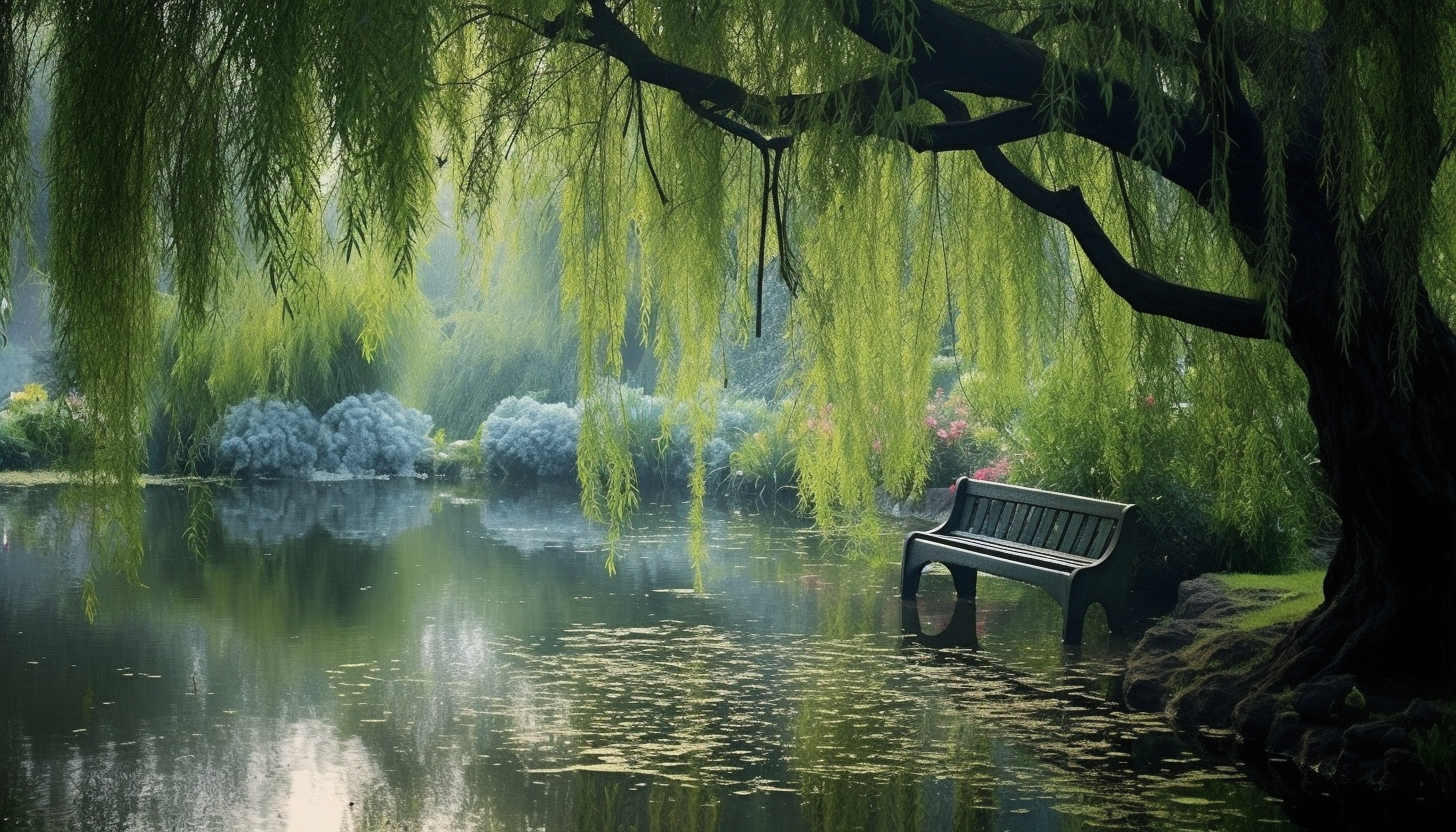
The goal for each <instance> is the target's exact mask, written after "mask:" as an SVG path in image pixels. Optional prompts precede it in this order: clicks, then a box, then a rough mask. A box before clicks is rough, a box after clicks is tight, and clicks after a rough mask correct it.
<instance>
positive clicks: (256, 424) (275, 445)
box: [217, 398, 325, 477]
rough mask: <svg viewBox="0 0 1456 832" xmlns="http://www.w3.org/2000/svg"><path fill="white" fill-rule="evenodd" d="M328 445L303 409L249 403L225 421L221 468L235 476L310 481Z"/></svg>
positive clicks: (229, 413) (232, 410)
mask: <svg viewBox="0 0 1456 832" xmlns="http://www.w3.org/2000/svg"><path fill="white" fill-rule="evenodd" d="M324 441H325V437H324V433H323V430H322V428H321V427H320V425H319V422H318V420H317V419H315V418H314V417H313V414H312V413H309V412H308V408H306V407H304V406H303V405H301V404H286V403H284V402H280V401H263V400H261V399H256V398H253V399H247V400H245V401H243V402H241V403H239V404H236V405H233V406H232V407H230V408H228V411H227V414H226V415H224V416H223V420H222V437H221V439H220V440H219V442H218V446H217V461H218V467H219V469H220V470H222V471H226V472H229V473H231V474H232V475H233V476H235V477H307V476H309V475H311V474H312V473H313V472H314V468H315V466H316V464H317V463H318V459H319V450H320V448H322V447H323V445H324Z"/></svg>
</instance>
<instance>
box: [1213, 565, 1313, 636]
mask: <svg viewBox="0 0 1456 832" xmlns="http://www.w3.org/2000/svg"><path fill="white" fill-rule="evenodd" d="M1214 577H1216V578H1217V579H1218V580H1219V581H1220V582H1221V583H1223V585H1224V586H1226V587H1228V588H1229V589H1230V590H1231V591H1232V593H1233V594H1234V595H1235V596H1237V595H1239V594H1240V593H1241V592H1245V591H1257V590H1273V591H1275V592H1278V593H1279V597H1278V599H1277V600H1275V601H1274V602H1273V603H1271V604H1269V605H1268V606H1262V607H1259V608H1258V609H1254V610H1250V611H1249V612H1246V613H1244V614H1242V615H1240V616H1238V617H1237V618H1236V619H1234V621H1233V622H1231V623H1233V624H1234V625H1235V626H1237V627H1241V628H1243V629H1245V630H1256V629H1258V628H1260V627H1267V626H1269V625H1270V624H1281V623H1284V622H1286V621H1297V620H1299V619H1301V618H1303V617H1304V616H1306V615H1308V614H1309V612H1310V611H1311V610H1313V609H1314V608H1315V607H1317V606H1319V604H1320V602H1321V601H1323V600H1324V597H1325V596H1324V580H1325V571H1324V570H1323V569H1312V570H1309V571H1306V572H1293V573H1290V574H1287V575H1257V574H1252V573H1246V572H1240V573H1231V574H1227V575H1215V576H1214Z"/></svg>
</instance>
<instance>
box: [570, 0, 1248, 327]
mask: <svg viewBox="0 0 1456 832" xmlns="http://www.w3.org/2000/svg"><path fill="white" fill-rule="evenodd" d="M860 7H861V11H860V14H859V15H858V17H854V18H852V19H850V20H847V21H846V25H847V26H849V27H850V28H851V29H852V30H854V31H855V32H856V33H857V34H858V35H859V36H860V37H862V38H864V39H865V40H867V41H868V42H870V43H872V44H874V45H876V46H877V47H879V48H881V49H883V50H885V51H886V52H887V53H888V52H889V51H890V48H891V47H890V44H889V39H888V36H887V35H886V34H885V33H884V32H883V31H879V30H878V29H876V27H875V25H874V20H873V18H872V17H870V16H869V15H871V14H872V13H873V12H872V8H871V7H870V5H869V4H868V2H867V0H861V3H860ZM917 7H918V10H919V15H920V18H919V26H918V28H919V30H920V32H921V33H922V35H923V37H924V40H923V41H922V42H921V43H920V44H919V45H918V46H917V47H916V49H917V54H916V56H915V59H914V61H913V63H912V64H911V78H912V80H913V82H914V84H915V90H916V91H918V93H919V94H920V95H921V96H922V97H924V99H925V100H927V101H930V102H931V103H933V104H935V105H936V106H938V107H940V108H941V109H942V112H944V113H945V114H946V117H947V122H946V123H943V124H938V125H931V126H929V127H924V128H919V129H916V130H913V131H909V132H908V134H907V135H905V136H897V137H892V138H897V139H899V140H901V141H904V142H906V143H907V144H909V145H910V146H911V147H913V148H915V149H917V150H930V151H949V150H973V151H974V152H976V154H977V155H978V156H979V157H980V159H981V163H982V165H983V166H984V167H985V168H986V170H987V172H989V173H990V174H991V175H992V176H993V177H994V178H995V179H996V180H997V181H998V182H999V183H1000V184H1001V185H1002V186H1003V187H1005V188H1006V189H1007V190H1009V191H1010V192H1011V193H1012V194H1013V195H1014V196H1016V197H1017V198H1018V199H1020V200H1021V201H1022V202H1024V203H1025V204H1027V205H1028V206H1030V207H1031V208H1033V209H1034V210H1036V211H1038V212H1040V213H1042V214H1045V215H1046V216H1048V217H1051V218H1053V219H1056V220H1058V221H1060V222H1062V223H1064V224H1065V225H1066V226H1067V227H1068V229H1069V230H1071V232H1072V235H1073V236H1074V237H1075V238H1076V239H1077V242H1078V244H1079V245H1080V246H1081V247H1082V250H1083V251H1084V252H1085V253H1086V255H1087V257H1088V259H1089V260H1090V261H1091V263H1092V265H1093V267H1094V268H1096V269H1097V271H1098V273H1099V274H1100V275H1101V277H1102V279H1103V280H1104V281H1105V282H1106V283H1107V285H1108V287H1109V288H1111V289H1112V290H1113V292H1115V293H1116V294H1117V295H1118V296H1119V297H1121V298H1123V299H1124V300H1125V301H1127V302H1128V304H1129V305H1131V306H1132V308H1133V309H1135V310H1136V311H1138V312H1141V313H1145V314H1150V315H1159V316H1162V317H1167V318H1172V319H1174V320H1178V321H1183V322H1184V323H1188V324H1192V325H1194V326H1199V327H1204V328H1206V329H1211V330H1214V331H1216V332H1223V333H1227V334H1229V335H1236V336H1240V337H1245V338H1265V337H1267V334H1266V331H1265V325H1264V312H1265V308H1264V304H1262V303H1261V302H1259V301H1255V300H1251V299H1247V298H1237V297H1232V296H1229V295H1223V294H1219V293H1217V292H1209V291H1205V290H1202V289H1194V288H1192V287H1188V286H1182V285H1179V284H1176V283H1171V282H1169V281H1167V280H1164V279H1162V278H1160V277H1158V276H1156V275H1153V274H1151V273H1149V272H1146V271H1143V270H1141V269H1138V268H1135V267H1134V266H1132V264H1130V263H1129V262H1128V261H1127V259H1126V258H1125V257H1123V255H1122V253H1121V252H1120V251H1118V249H1117V247H1116V245H1114V244H1113V242H1112V240H1111V239H1110V238H1109V237H1108V236H1107V233H1106V231H1105V230H1104V229H1103V228H1102V226H1101V225H1100V224H1099V223H1098V222H1097V219H1096V217H1095V216H1094V215H1093V214H1092V211H1091V208H1090V207H1089V206H1088V205H1087V202H1086V200H1085V199H1083V197H1082V194H1081V191H1080V190H1078V189H1076V188H1069V189H1066V190H1062V191H1055V192H1054V191H1051V190H1048V189H1047V188H1045V187H1043V186H1042V185H1040V184H1039V183H1037V182H1036V181H1035V180H1033V179H1032V178H1031V177H1029V176H1027V175H1026V174H1025V173H1024V172H1022V171H1021V170H1020V169H1018V168H1017V167H1016V166H1015V165H1013V164H1012V163H1011V162H1010V161H1009V160H1008V159H1007V158H1006V156H1005V155H1004V154H1003V153H1002V152H1001V150H1000V148H999V146H1000V145H1002V144H1007V143H1010V142H1014V141H1019V140H1023V139H1027V138H1033V137H1035V136H1039V135H1042V134H1044V133H1046V132H1047V131H1048V130H1049V127H1048V126H1047V125H1046V123H1045V121H1044V120H1043V119H1042V118H1041V117H1040V116H1039V113H1038V104H1037V101H1036V99H1037V98H1038V97H1039V95H1040V90H1041V79H1042V74H1043V71H1044V68H1045V61H1046V55H1045V53H1044V52H1043V51H1042V50H1041V49H1040V47H1038V46H1036V44H1034V43H1031V42H1029V41H1025V40H1021V39H1018V38H1014V37H1012V36H1010V35H1007V34H1005V33H1003V32H1000V31H998V30H996V29H994V28H992V27H990V26H987V25H985V24H983V23H981V22H980V21H977V20H973V19H971V18H967V17H965V16H963V15H960V14H958V13H956V12H953V11H951V10H949V9H946V8H944V7H942V6H940V5H938V4H936V3H934V2H930V0H921V2H920V3H918V6H917ZM591 8H592V14H591V15H590V16H589V17H586V18H584V19H582V21H581V25H582V27H583V34H581V35H579V36H577V37H575V38H574V39H576V40H578V41H579V42H581V43H584V44H586V45H589V46H592V47H593V48H596V49H599V50H601V51H602V52H603V53H605V54H607V55H610V56H611V57H613V58H614V59H616V60H618V61H619V62H621V63H622V64H623V65H624V66H625V67H626V69H627V71H628V73H629V74H630V75H631V76H632V77H633V78H634V79H636V80H638V81H640V82H646V83H649V84H653V85H654V86H658V87H661V88H664V89H668V90H672V91H675V92H677V93H678V94H679V96H681V97H682V100H683V101H684V103H685V104H686V105H687V106H688V107H689V108H691V109H692V110H693V111H694V112H696V113H697V114H698V115H699V116H700V117H702V118H704V119H705V120H707V121H709V122H710V123H713V124H715V125H717V126H718V127H720V128H722V129H723V130H725V131H727V132H728V133H730V134H732V135H735V136H739V137H740V138H743V139H745V140H747V141H749V142H751V143H753V144H754V145H755V146H757V147H759V148H760V149H761V150H776V149H782V148H783V147H787V146H788V145H789V143H790V142H792V132H790V133H789V134H788V135H780V136H770V135H768V134H767V133H765V132H764V131H763V130H760V129H759V128H758V125H762V126H764V127H767V128H770V130H771V129H772V128H779V129H782V128H783V127H785V126H787V125H793V124H794V122H795V120H796V116H799V115H800V114H801V113H802V112H803V111H804V110H805V109H808V108H810V107H812V106H822V104H823V103H824V99H818V100H816V98H815V97H814V96H791V97H785V98H781V99H773V98H769V97H766V96H759V95H754V94H752V93H749V92H748V91H747V90H745V89H744V88H743V87H742V86H740V85H738V84H737V83H735V82H733V81H731V80H729V79H727V78H723V77H720V76H716V75H712V74H710V73H706V72H702V71H700V70H696V69H693V68H691V67H686V66H682V65H680V64H677V63H674V62H671V61H668V60H665V59H663V58H662V57H660V56H658V55H657V54H656V53H654V52H653V51H652V49H651V48H650V47H649V46H648V45H647V44H646V42H644V41H643V40H642V39H641V38H640V37H638V36H637V34H636V33H635V32H633V31H632V30H631V29H630V28H628V27H627V26H626V25H625V24H623V23H622V22H621V21H620V20H618V19H617V18H616V17H615V15H614V14H613V13H612V11H611V9H610V8H609V7H608V6H607V5H606V3H604V2H602V0H591ZM867 12H868V14H867ZM883 83H884V82H883V81H879V80H876V79H866V80H864V81H861V82H858V84H857V85H856V86H858V87H863V88H864V89H863V90H861V92H863V93H865V94H864V95H861V96H858V98H859V99H860V100H862V101H869V100H872V99H873V98H874V97H876V96H874V95H871V94H870V92H871V91H873V90H875V89H882V86H881V87H876V86H875V85H876V84H880V85H883ZM950 91H958V92H967V93H971V94H975V95H980V96H987V97H998V98H1006V99H1011V100H1014V101H1021V102H1023V106H1019V107H1012V108H1009V109H1007V110H1003V111H1001V112H998V113H993V114H991V115H988V116H983V117H980V118H975V119H972V118H969V117H968V116H969V113H968V110H967V108H966V107H965V105H964V103H962V102H960V101H959V100H958V99H956V98H955V96H954V95H952V94H950ZM902 92H907V93H908V92H909V91H907V90H902ZM1077 92H1078V95H1079V97H1080V98H1083V99H1085V100H1084V101H1083V106H1082V109H1081V112H1082V115H1081V117H1080V118H1079V119H1078V120H1077V121H1076V123H1075V124H1073V125H1071V129H1072V130H1073V132H1075V133H1076V134H1078V135H1081V136H1084V137H1085V138H1088V139H1090V140H1092V141H1096V142H1098V143H1100V144H1103V145H1105V146H1107V147H1109V148H1110V149H1112V150H1113V151H1114V152H1118V153H1122V154H1123V155H1126V156H1129V157H1130V158H1134V159H1136V158H1137V153H1136V150H1137V144H1138V143H1137V135H1136V133H1137V124H1138V114H1137V104H1136V99H1135V97H1134V95H1133V93H1132V90H1131V88H1130V87H1127V86H1126V85H1125V84H1115V85H1114V87H1113V95H1112V101H1111V104H1110V106H1109V105H1107V104H1105V103H1104V99H1103V97H1102V88H1101V84H1100V82H1096V81H1095V79H1092V78H1091V77H1090V76H1088V78H1087V79H1083V80H1082V81H1079V83H1078V88H1077ZM851 98H854V96H852V97H851ZM903 100H905V101H906V102H907V103H908V102H910V101H913V100H914V96H913V95H911V94H906V95H904V96H903ZM836 115H837V116H839V117H841V118H843V117H844V116H846V115H848V116H850V120H851V123H852V124H853V123H854V122H853V118H854V117H855V114H854V113H848V114H846V113H843V112H840V113H838V114H836ZM1195 121H1201V117H1199V116H1197V115H1196V114H1195V115H1194V116H1190V120H1189V121H1188V122H1187V123H1186V125H1185V127H1184V128H1183V129H1182V130H1181V131H1180V133H1181V134H1182V138H1183V139H1184V141H1183V144H1182V145H1181V146H1180V147H1179V148H1178V149H1177V150H1175V152H1174V155H1173V158H1172V159H1170V160H1167V162H1166V163H1165V164H1164V165H1162V166H1161V168H1160V170H1161V172H1162V173H1163V175H1164V176H1165V177H1166V178H1168V179H1170V181H1173V182H1174V183H1175V184H1179V185H1181V186H1183V187H1184V188H1185V189H1188V190H1189V191H1190V192H1193V193H1194V194H1195V196H1198V197H1199V198H1206V196H1207V195H1206V194H1205V193H1204V191H1205V190H1206V186H1207V184H1208V182H1209V181H1210V177H1211V173H1212V155H1213V154H1212V150H1213V146H1212V143H1211V140H1210V138H1209V136H1208V135H1207V130H1206V129H1205V126H1204V125H1202V124H1201V123H1195ZM1256 138H1257V137H1256ZM1254 145H1255V148H1254V149H1257V148H1258V147H1259V143H1258V142H1254ZM1249 150H1250V149H1249V148H1247V147H1238V148H1236V149H1235V150H1234V151H1233V152H1234V153H1236V154H1243V157H1242V158H1241V159H1240V160H1235V159H1232V158H1231V159H1230V161H1229V165H1230V168H1231V169H1232V168H1234V167H1236V165H1237V164H1238V163H1240V162H1243V163H1245V164H1255V165H1259V166H1262V165H1263V158H1262V153H1258V154H1253V158H1247V157H1249V156H1250V154H1249ZM1139 161H1141V162H1142V163H1143V164H1154V163H1155V162H1156V160H1145V159H1144V160H1139ZM1231 173H1232V171H1231ZM1230 179H1231V180H1237V181H1252V182H1253V183H1259V184H1255V185H1254V186H1253V190H1254V192H1255V193H1253V194H1250V195H1241V196H1244V197H1245V198H1246V200H1247V198H1248V197H1252V198H1253V205H1254V207H1253V208H1252V214H1251V215H1250V216H1248V217H1247V218H1246V219H1249V220H1253V219H1255V216H1256V217H1257V220H1258V221H1260V222H1262V219H1263V214H1262V212H1263V198H1262V191H1261V190H1260V187H1259V185H1260V184H1261V183H1262V182H1263V177H1262V175H1257V176H1254V177H1253V178H1252V179H1246V178H1244V177H1240V176H1236V175H1231V176H1230ZM1231 201H1236V200H1231ZM1230 211H1231V213H1236V212H1237V209H1236V207H1235V206H1234V205H1231V206H1230ZM1245 213H1246V214H1247V213H1249V210H1245ZM1236 224H1237V223H1236Z"/></svg>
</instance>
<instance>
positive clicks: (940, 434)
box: [935, 429, 950, 439]
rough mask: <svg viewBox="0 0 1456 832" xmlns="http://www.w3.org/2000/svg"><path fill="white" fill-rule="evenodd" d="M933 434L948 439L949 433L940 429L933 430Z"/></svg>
mask: <svg viewBox="0 0 1456 832" xmlns="http://www.w3.org/2000/svg"><path fill="white" fill-rule="evenodd" d="M935 435H936V436H939V437H940V438H941V439H949V438H950V434H948V433H946V432H945V430H944V429H941V430H938V431H936V432H935Z"/></svg>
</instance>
